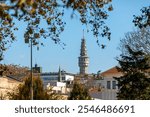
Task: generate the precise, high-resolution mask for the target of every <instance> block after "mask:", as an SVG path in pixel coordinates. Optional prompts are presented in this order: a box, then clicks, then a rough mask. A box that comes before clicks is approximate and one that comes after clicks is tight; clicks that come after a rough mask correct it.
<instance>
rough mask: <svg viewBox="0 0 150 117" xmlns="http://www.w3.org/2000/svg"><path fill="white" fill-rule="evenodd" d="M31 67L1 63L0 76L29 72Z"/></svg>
mask: <svg viewBox="0 0 150 117" xmlns="http://www.w3.org/2000/svg"><path fill="white" fill-rule="evenodd" d="M28 71H29V69H28V68H27V67H22V66H19V65H13V64H10V65H5V64H0V76H19V75H25V74H27V73H28Z"/></svg>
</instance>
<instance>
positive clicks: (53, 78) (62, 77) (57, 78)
mask: <svg viewBox="0 0 150 117" xmlns="http://www.w3.org/2000/svg"><path fill="white" fill-rule="evenodd" d="M40 76H41V79H42V81H43V84H44V87H47V85H48V84H49V83H50V84H51V83H53V82H62V83H66V84H72V82H73V80H74V75H73V74H71V73H67V72H65V71H63V70H62V71H61V69H60V67H59V71H58V72H49V73H41V75H40Z"/></svg>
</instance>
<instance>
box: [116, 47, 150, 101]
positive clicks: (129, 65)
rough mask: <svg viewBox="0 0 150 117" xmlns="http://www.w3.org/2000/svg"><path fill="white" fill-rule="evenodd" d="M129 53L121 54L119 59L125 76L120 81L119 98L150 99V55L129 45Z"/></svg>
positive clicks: (120, 68)
mask: <svg viewBox="0 0 150 117" xmlns="http://www.w3.org/2000/svg"><path fill="white" fill-rule="evenodd" d="M127 49H128V51H129V55H127V56H125V55H121V59H118V62H119V64H120V67H118V70H119V71H121V72H122V73H123V76H121V77H119V78H116V80H117V81H118V87H119V92H118V95H117V97H118V99H126V100H142V99H143V100H144V99H150V78H149V77H150V64H149V60H150V59H149V57H148V56H146V55H145V54H144V53H142V52H141V51H133V50H132V49H131V48H130V47H129V46H128V47H127Z"/></svg>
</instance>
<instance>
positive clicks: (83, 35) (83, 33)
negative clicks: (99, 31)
mask: <svg viewBox="0 0 150 117" xmlns="http://www.w3.org/2000/svg"><path fill="white" fill-rule="evenodd" d="M83 39H84V29H83Z"/></svg>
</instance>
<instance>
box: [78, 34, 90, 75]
mask: <svg viewBox="0 0 150 117" xmlns="http://www.w3.org/2000/svg"><path fill="white" fill-rule="evenodd" d="M78 65H79V69H80V74H88V65H89V57H88V55H87V49H86V41H85V38H84V35H83V38H82V41H81V49H80V56H79V62H78Z"/></svg>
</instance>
